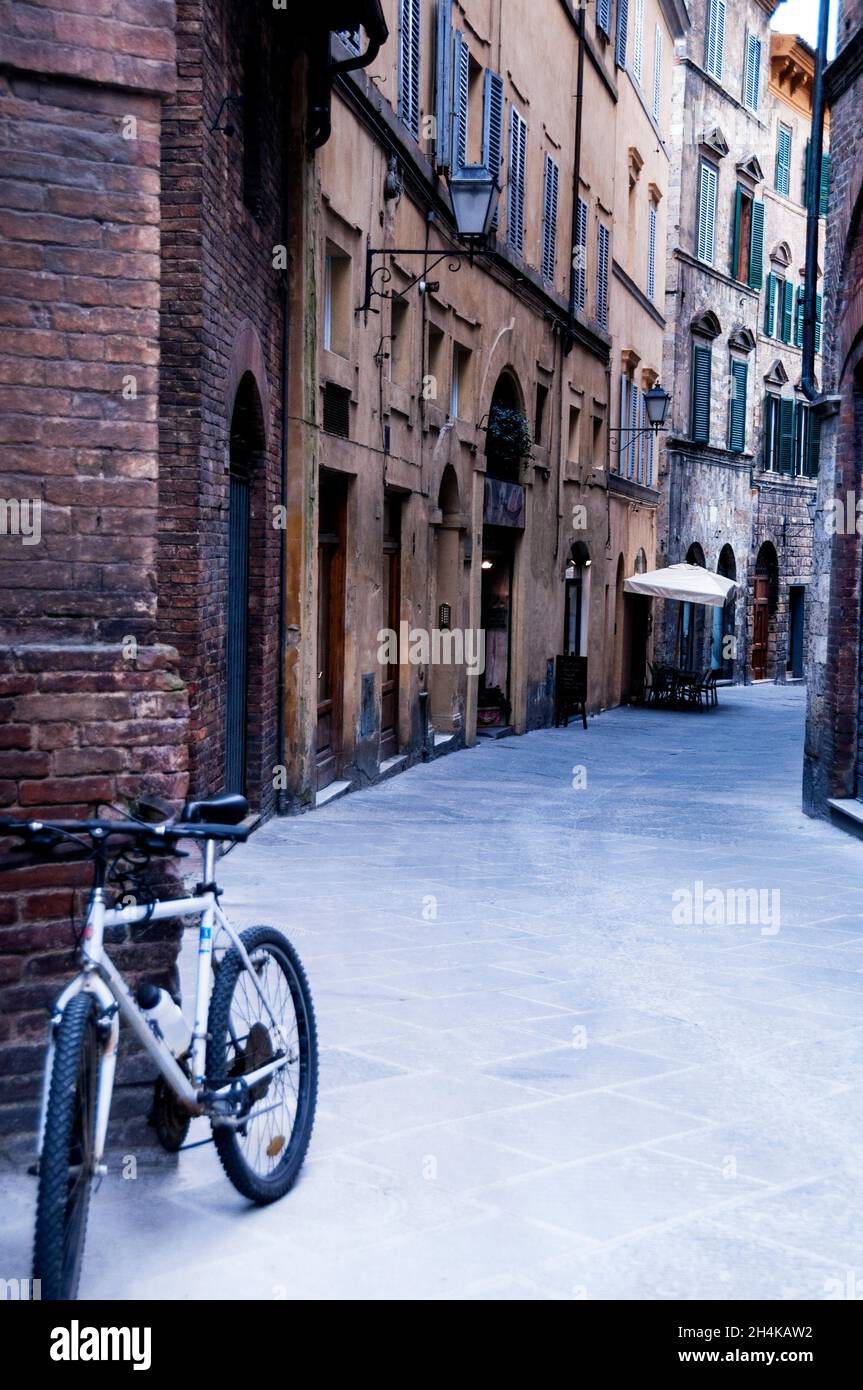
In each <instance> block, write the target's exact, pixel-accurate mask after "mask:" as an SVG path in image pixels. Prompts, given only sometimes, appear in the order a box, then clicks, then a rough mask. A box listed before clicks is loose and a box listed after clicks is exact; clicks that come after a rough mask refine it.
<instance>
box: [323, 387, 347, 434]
mask: <svg viewBox="0 0 863 1390" xmlns="http://www.w3.org/2000/svg"><path fill="white" fill-rule="evenodd" d="M350 422H351V393H350V391H348V390H346V389H345V387H343V386H336V384H335V382H333V381H327V382H325V383H324V429H325V430H326V432H327V434H337V435H338V436H339V437H340V438H341V439H348V438H350Z"/></svg>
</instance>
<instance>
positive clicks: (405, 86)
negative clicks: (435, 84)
mask: <svg viewBox="0 0 863 1390" xmlns="http://www.w3.org/2000/svg"><path fill="white" fill-rule="evenodd" d="M420 4H421V0H401V4H400V6H399V48H398V75H399V117H400V118H401V120H402V121H403V122H404V124H405V125H406V126H407V128H408V130H409V131H410V133H411V135H412V136H413V137H414V139H415V140H419V138H420V107H421V97H420V73H421V61H422V55H421V52H420V44H421V41H422V14H421V11H420Z"/></svg>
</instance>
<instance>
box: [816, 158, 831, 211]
mask: <svg viewBox="0 0 863 1390" xmlns="http://www.w3.org/2000/svg"><path fill="white" fill-rule="evenodd" d="M829 196H830V156H829V154H825V155H822V156H821V196H820V202H819V206H818V212H819V214H820V216H821V217H826V216H827V201H828V198H829Z"/></svg>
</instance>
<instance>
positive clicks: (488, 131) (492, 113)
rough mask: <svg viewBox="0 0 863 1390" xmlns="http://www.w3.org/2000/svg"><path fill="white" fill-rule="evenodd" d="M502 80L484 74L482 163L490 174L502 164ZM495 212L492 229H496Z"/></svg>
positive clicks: (489, 74)
mask: <svg viewBox="0 0 863 1390" xmlns="http://www.w3.org/2000/svg"><path fill="white" fill-rule="evenodd" d="M503 110H504V105H503V79H502V78H501V77H498V75H497V73H496V72H486V74H485V91H484V93H483V112H482V131H483V134H482V163H483V164H484V165H485V166H486V168H487V169H488V170H489V171H490V172H491V173H492V174H496V173H499V172H500V166H501V164H502V163H503ZM497 224H498V213H497V211H495V214H494V221H493V222H492V226H493V227H495V228H496V227H497Z"/></svg>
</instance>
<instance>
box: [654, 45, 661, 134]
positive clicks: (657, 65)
mask: <svg viewBox="0 0 863 1390" xmlns="http://www.w3.org/2000/svg"><path fill="white" fill-rule="evenodd" d="M661 110H662V30H661V29H660V27H659V25H658V24H657V26H656V33H655V35H654V42H653V118H654V120H656V121H658V120H659V114H660V112H661Z"/></svg>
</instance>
